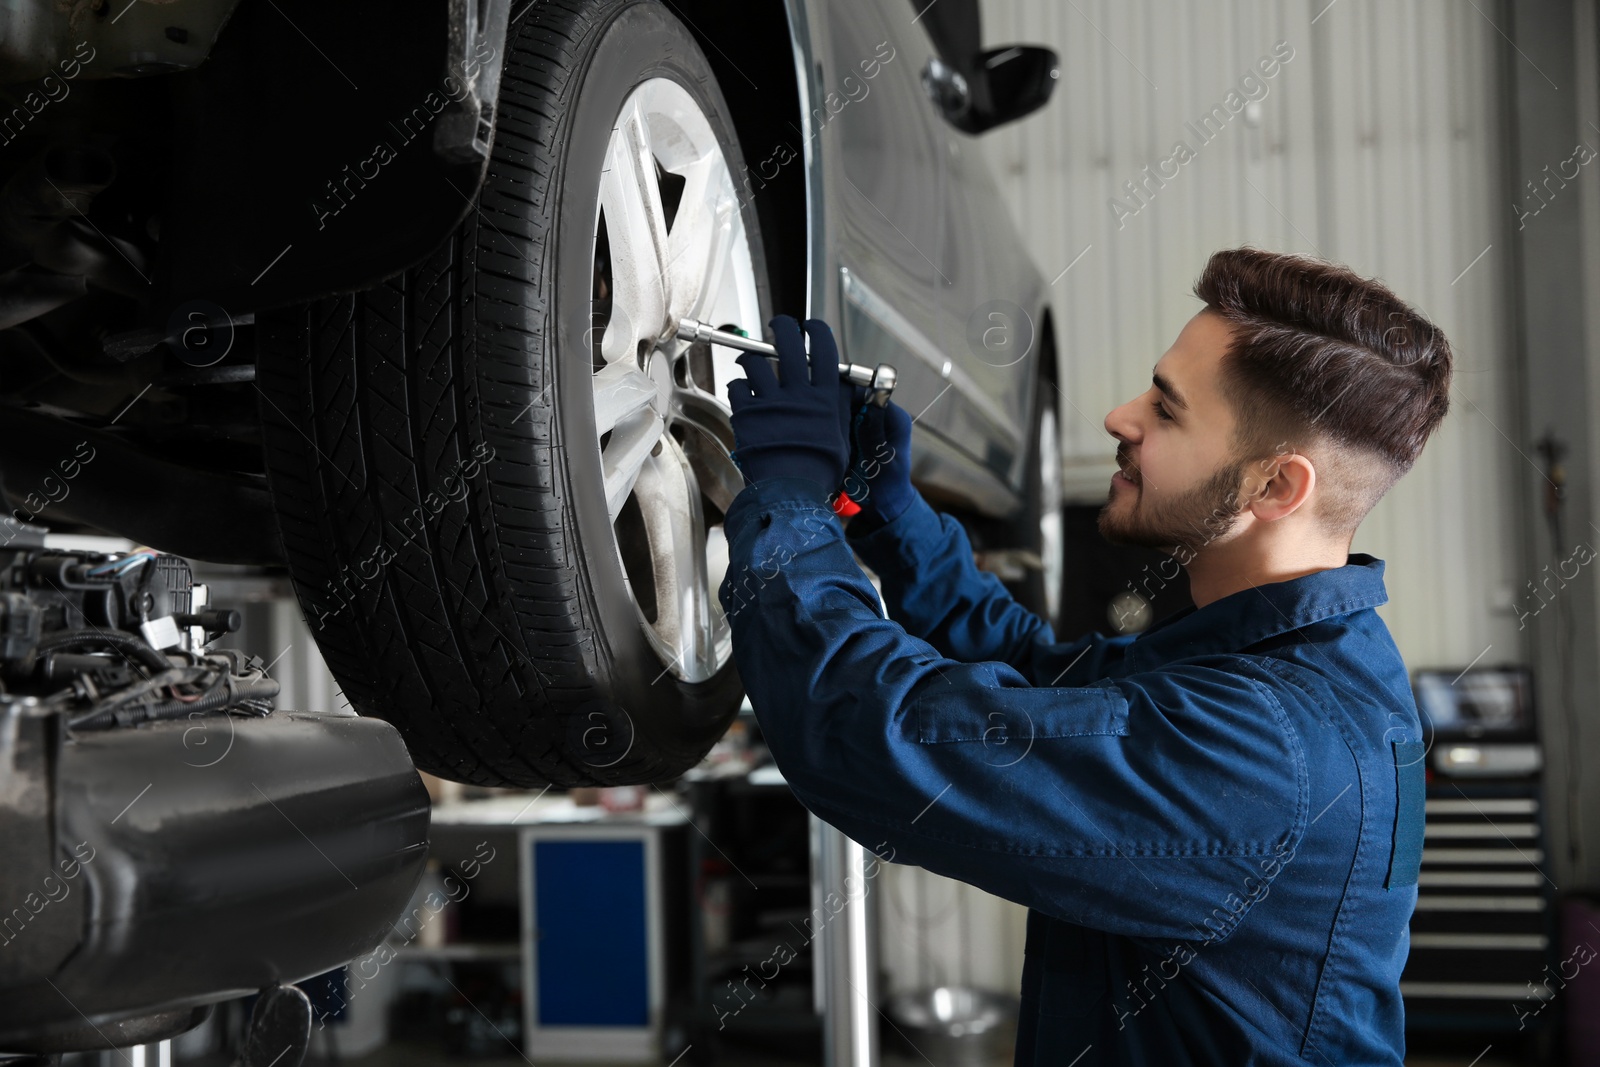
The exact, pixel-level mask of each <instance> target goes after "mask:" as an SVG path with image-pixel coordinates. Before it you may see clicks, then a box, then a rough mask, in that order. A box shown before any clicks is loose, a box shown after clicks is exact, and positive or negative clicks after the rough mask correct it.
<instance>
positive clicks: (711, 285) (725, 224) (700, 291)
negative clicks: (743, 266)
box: [667, 155, 739, 318]
mask: <svg viewBox="0 0 1600 1067" xmlns="http://www.w3.org/2000/svg"><path fill="white" fill-rule="evenodd" d="M682 176H683V178H684V189H683V198H682V201H681V203H680V205H679V207H678V214H677V217H676V218H674V219H673V220H672V231H671V233H669V234H668V235H667V252H668V258H667V264H668V268H667V274H668V276H669V279H670V281H669V282H668V288H669V303H670V307H671V310H672V315H673V317H674V318H695V317H697V316H699V314H700V313H701V311H702V309H703V307H704V305H705V303H706V301H707V299H708V298H709V297H710V296H711V294H713V293H715V292H716V290H717V287H718V286H719V285H720V284H721V283H722V274H723V271H724V270H726V269H727V265H728V260H729V258H730V255H729V253H730V252H731V251H732V249H733V242H734V228H735V226H736V225H737V224H738V222H739V205H738V203H737V202H736V200H735V198H734V195H733V183H732V181H731V180H730V179H729V177H728V167H727V164H726V163H724V162H723V160H722V157H721V156H720V155H718V156H710V157H707V158H703V159H699V160H696V161H695V162H694V163H693V164H692V165H691V166H689V167H687V168H685V169H684V171H683V172H682Z"/></svg>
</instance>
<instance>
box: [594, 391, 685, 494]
mask: <svg viewBox="0 0 1600 1067" xmlns="http://www.w3.org/2000/svg"><path fill="white" fill-rule="evenodd" d="M664 428H665V424H664V423H663V422H662V419H661V415H660V414H659V413H658V412H657V411H656V410H655V409H654V408H650V407H646V408H644V409H643V410H641V411H636V412H634V414H632V415H630V416H629V417H628V418H627V419H625V420H623V421H622V422H619V423H618V424H617V425H616V428H615V429H613V430H612V431H611V440H610V441H608V442H606V446H605V448H604V449H602V450H601V452H600V472H601V475H602V476H603V477H604V478H605V484H606V511H607V512H608V513H610V515H611V521H612V522H616V521H617V514H618V513H619V512H620V511H622V505H623V504H624V503H626V502H627V499H628V494H629V493H631V492H632V491H633V488H634V483H636V482H637V481H638V480H639V475H640V472H641V471H642V470H643V468H644V466H645V464H646V463H647V462H648V461H649V460H650V459H651V458H652V457H651V455H650V452H651V450H652V449H654V448H655V447H656V444H657V443H658V442H661V441H670V440H671V439H670V438H666V437H663V436H662V431H663V430H664Z"/></svg>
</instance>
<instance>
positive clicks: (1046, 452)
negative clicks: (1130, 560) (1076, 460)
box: [1039, 382, 1066, 625]
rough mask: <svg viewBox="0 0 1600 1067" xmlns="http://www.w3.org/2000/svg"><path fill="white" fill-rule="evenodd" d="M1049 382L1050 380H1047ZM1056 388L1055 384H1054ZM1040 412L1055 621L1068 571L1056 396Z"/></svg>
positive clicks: (1049, 602) (1045, 535) (1046, 560)
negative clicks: (1065, 571) (1066, 568)
mask: <svg viewBox="0 0 1600 1067" xmlns="http://www.w3.org/2000/svg"><path fill="white" fill-rule="evenodd" d="M1045 384H1046V385H1049V384H1050V383H1048V382H1046V383H1045ZM1052 388H1053V386H1052ZM1041 402H1042V403H1043V404H1044V410H1043V411H1041V412H1040V413H1039V556H1040V557H1041V559H1042V561H1043V564H1044V578H1043V580H1044V603H1045V611H1046V613H1047V614H1048V616H1049V621H1050V623H1051V624H1052V625H1054V624H1056V623H1057V622H1058V620H1059V619H1060V618H1061V583H1062V580H1063V578H1064V577H1065V574H1064V573H1063V572H1064V570H1065V567H1066V561H1065V559H1064V558H1063V557H1064V553H1065V550H1066V529H1065V526H1064V525H1063V519H1062V514H1061V509H1062V507H1063V504H1064V501H1063V500H1062V494H1061V427H1060V424H1059V423H1058V422H1057V420H1056V406H1055V404H1054V402H1053V400H1052V398H1050V397H1048V396H1046V397H1045V398H1044V399H1043V400H1042V401H1041Z"/></svg>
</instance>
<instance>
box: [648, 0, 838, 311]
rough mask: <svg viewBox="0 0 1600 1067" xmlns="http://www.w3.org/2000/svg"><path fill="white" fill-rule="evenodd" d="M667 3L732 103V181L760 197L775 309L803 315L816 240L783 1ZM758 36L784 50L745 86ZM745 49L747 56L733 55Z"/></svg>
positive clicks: (758, 208) (743, 191)
mask: <svg viewBox="0 0 1600 1067" xmlns="http://www.w3.org/2000/svg"><path fill="white" fill-rule="evenodd" d="M667 6H668V7H669V8H671V9H672V10H673V12H674V13H675V14H677V15H678V16H679V17H680V18H682V19H683V22H684V24H685V25H686V26H688V28H689V31H690V33H692V34H693V35H694V37H695V38H696V40H697V41H698V42H699V43H700V46H701V48H702V49H703V50H704V52H705V54H706V58H707V60H708V61H709V62H710V64H711V68H712V71H713V72H714V73H715V74H716V76H717V81H718V82H719V83H720V85H721V87H722V90H723V95H724V97H725V98H726V100H727V102H728V109H729V112H730V117H731V118H732V120H733V125H734V131H735V132H736V133H737V135H738V138H739V143H740V145H741V146H742V147H743V149H744V172H743V173H741V174H738V175H735V177H734V183H735V185H736V186H737V187H738V189H739V195H740V196H741V198H745V199H748V200H750V201H752V202H753V203H754V204H755V208H756V214H757V217H758V219H759V220H760V223H761V234H762V242H763V244H764V245H765V248H766V258H767V273H768V275H769V277H770V280H771V286H772V288H771V292H772V306H773V310H774V311H777V312H785V313H788V314H795V315H799V314H803V313H804V312H805V311H806V310H807V309H806V291H807V268H808V265H809V264H808V260H807V247H808V244H809V240H810V232H809V231H810V217H809V215H808V213H807V211H806V172H805V138H804V136H803V135H802V134H801V133H800V129H801V125H800V117H801V115H802V114H803V109H802V108H801V106H800V84H799V81H798V79H797V77H796V75H795V69H794V63H793V62H792V61H791V55H790V48H791V47H792V37H791V32H790V26H789V18H788V14H787V12H786V10H785V7H784V3H783V0H675V2H673V3H669V4H668V5H667ZM752 41H763V42H765V41H771V42H783V51H782V54H781V55H775V56H774V57H773V58H774V59H775V60H777V61H776V62H773V63H771V64H770V65H768V66H765V67H762V68H761V83H760V85H759V90H760V91H759V92H743V91H741V90H742V89H744V88H745V87H747V86H749V87H753V86H755V83H754V82H752V81H751V80H750V76H749V74H747V73H746V70H747V69H748V68H749V67H750V65H751V64H750V61H749V59H748V57H749V56H750V55H751V42H752ZM741 55H742V56H744V57H746V59H745V60H744V62H742V63H741V62H739V61H738V60H737V59H736V58H735V57H739V56H741ZM742 68H743V69H742Z"/></svg>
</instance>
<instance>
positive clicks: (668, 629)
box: [634, 437, 727, 681]
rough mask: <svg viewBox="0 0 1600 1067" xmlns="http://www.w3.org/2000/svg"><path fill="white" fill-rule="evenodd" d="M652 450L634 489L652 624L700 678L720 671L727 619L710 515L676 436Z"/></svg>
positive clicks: (673, 658) (678, 663)
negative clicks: (712, 577)
mask: <svg viewBox="0 0 1600 1067" xmlns="http://www.w3.org/2000/svg"><path fill="white" fill-rule="evenodd" d="M661 443H662V447H661V448H660V449H659V450H658V451H657V452H655V453H654V454H652V455H650V456H649V457H648V458H647V459H646V460H645V462H644V465H643V467H642V469H641V470H640V472H639V478H638V482H637V484H636V485H635V486H634V494H635V497H636V499H637V500H638V502H639V511H640V514H641V515H642V516H643V517H644V528H645V537H646V539H647V540H648V541H649V544H650V558H651V562H652V571H653V572H654V576H655V594H656V621H655V625H654V626H653V627H652V629H653V630H654V631H655V635H656V637H657V638H658V639H659V640H660V642H661V644H662V645H663V646H665V651H666V652H667V655H668V656H669V657H670V663H671V664H672V665H673V666H675V668H676V671H677V673H678V674H679V676H680V677H683V678H686V679H689V680H692V681H701V680H704V679H706V678H709V677H710V676H711V675H712V674H714V673H716V670H717V668H718V666H719V665H720V661H721V658H722V656H721V652H720V649H719V647H718V646H719V644H720V643H721V639H722V638H723V636H724V631H725V630H726V627H727V623H726V621H725V620H724V619H723V617H722V613H721V611H720V610H718V609H717V605H716V601H715V599H714V598H713V597H712V595H711V587H710V581H709V577H708V575H707V573H706V527H705V516H704V514H703V513H702V511H701V508H700V487H699V485H698V483H697V482H696V479H695V476H694V472H693V470H692V469H691V468H690V464H689V459H688V457H687V456H686V455H685V454H684V452H683V450H682V449H681V448H679V446H678V443H677V442H676V441H675V440H673V439H672V438H671V437H663V438H662V439H661Z"/></svg>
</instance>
